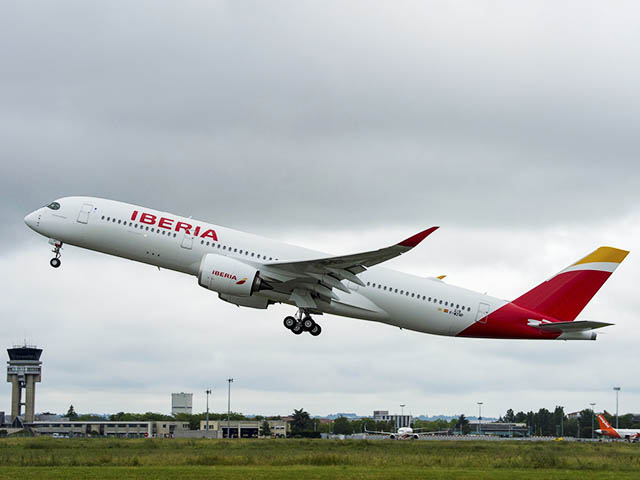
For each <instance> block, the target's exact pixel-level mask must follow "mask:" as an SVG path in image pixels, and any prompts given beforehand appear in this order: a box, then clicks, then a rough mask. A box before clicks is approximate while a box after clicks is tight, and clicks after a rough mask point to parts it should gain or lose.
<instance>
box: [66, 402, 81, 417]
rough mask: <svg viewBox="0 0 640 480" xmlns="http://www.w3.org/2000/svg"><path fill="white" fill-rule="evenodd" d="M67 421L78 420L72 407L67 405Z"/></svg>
mask: <svg viewBox="0 0 640 480" xmlns="http://www.w3.org/2000/svg"><path fill="white" fill-rule="evenodd" d="M65 417H67V418H68V419H69V420H75V419H76V418H78V414H77V413H76V411H75V410H74V408H73V405H69V410H67V414H66V415H65Z"/></svg>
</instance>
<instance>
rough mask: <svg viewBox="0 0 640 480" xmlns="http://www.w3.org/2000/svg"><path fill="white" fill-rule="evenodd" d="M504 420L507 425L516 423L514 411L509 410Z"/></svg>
mask: <svg viewBox="0 0 640 480" xmlns="http://www.w3.org/2000/svg"><path fill="white" fill-rule="evenodd" d="M503 420H504V421H505V422H506V423H513V422H515V421H516V415H515V413H513V410H512V409H509V410H507V413H505V414H504V418H503Z"/></svg>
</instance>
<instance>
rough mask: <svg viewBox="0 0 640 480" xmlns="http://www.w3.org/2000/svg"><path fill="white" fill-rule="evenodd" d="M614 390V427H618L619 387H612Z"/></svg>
mask: <svg viewBox="0 0 640 480" xmlns="http://www.w3.org/2000/svg"><path fill="white" fill-rule="evenodd" d="M613 389H614V390H615V392H616V429H617V428H618V393H620V387H613Z"/></svg>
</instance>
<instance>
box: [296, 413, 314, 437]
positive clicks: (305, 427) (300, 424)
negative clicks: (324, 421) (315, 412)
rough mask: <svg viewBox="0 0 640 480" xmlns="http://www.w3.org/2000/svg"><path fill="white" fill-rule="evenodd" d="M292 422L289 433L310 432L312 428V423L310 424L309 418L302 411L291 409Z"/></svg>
mask: <svg viewBox="0 0 640 480" xmlns="http://www.w3.org/2000/svg"><path fill="white" fill-rule="evenodd" d="M291 416H292V417H293V420H292V421H291V433H293V434H296V433H301V432H308V431H311V429H312V428H313V423H312V422H311V417H309V414H308V413H307V412H305V411H304V409H302V408H301V409H299V410H298V409H295V408H294V409H293V415H291Z"/></svg>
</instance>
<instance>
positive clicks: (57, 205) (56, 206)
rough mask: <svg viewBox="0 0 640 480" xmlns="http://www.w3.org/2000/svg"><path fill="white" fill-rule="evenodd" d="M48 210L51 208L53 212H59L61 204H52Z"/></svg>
mask: <svg viewBox="0 0 640 480" xmlns="http://www.w3.org/2000/svg"><path fill="white" fill-rule="evenodd" d="M47 208H50V209H51V210H59V209H60V204H59V203H58V202H51V203H50V204H49V205H47Z"/></svg>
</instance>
